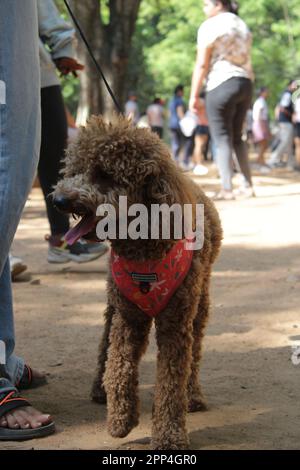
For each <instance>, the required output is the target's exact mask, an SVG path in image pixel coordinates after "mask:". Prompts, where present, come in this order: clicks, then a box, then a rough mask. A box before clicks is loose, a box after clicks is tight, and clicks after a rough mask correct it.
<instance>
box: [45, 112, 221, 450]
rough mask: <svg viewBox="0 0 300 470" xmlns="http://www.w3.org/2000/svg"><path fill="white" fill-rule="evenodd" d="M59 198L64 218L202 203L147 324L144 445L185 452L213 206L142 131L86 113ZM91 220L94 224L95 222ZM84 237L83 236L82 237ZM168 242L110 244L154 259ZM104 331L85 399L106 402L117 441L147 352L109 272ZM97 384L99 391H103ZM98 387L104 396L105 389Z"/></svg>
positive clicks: (215, 243)
mask: <svg viewBox="0 0 300 470" xmlns="http://www.w3.org/2000/svg"><path fill="white" fill-rule="evenodd" d="M62 195H63V196H64V197H65V198H68V200H69V201H70V203H71V205H72V210H69V211H70V212H75V213H79V214H82V213H85V212H93V213H95V212H96V208H97V206H98V205H99V204H102V203H110V204H113V205H114V206H115V208H116V209H117V208H118V199H119V196H120V195H126V196H127V198H128V203H129V204H132V203H143V204H145V205H146V206H147V207H148V208H150V205H151V204H163V203H166V204H168V205H169V206H171V205H172V204H174V203H178V204H181V205H183V204H192V205H193V206H195V204H201V203H202V204H204V217H205V220H204V245H203V248H202V249H201V250H196V251H194V252H193V260H192V264H191V267H190V270H189V272H188V274H187V276H186V278H185V280H184V282H183V283H182V284H181V286H180V287H179V288H178V289H177V291H176V292H175V294H174V295H173V297H172V298H171V300H170V301H169V303H168V305H167V307H166V308H165V309H164V310H163V311H162V312H161V313H160V314H159V315H158V316H157V317H156V318H155V327H156V339H157V345H158V357H157V380H156V388H155V399H154V407H153V429H152V447H153V448H154V449H186V448H187V447H188V436H187V431H186V413H187V411H188V410H189V411H199V410H203V409H206V405H205V402H204V399H203V395H202V392H201V387H200V383H199V373H198V371H199V363H200V359H201V341H202V338H203V332H204V328H205V325H206V323H207V320H208V314H209V282H210V275H211V267H212V264H213V262H214V261H215V259H216V257H217V255H218V253H219V249H220V245H221V239H222V229H221V225H220V221H219V217H218V214H217V211H216V209H215V207H214V205H213V203H212V202H211V201H210V200H209V199H208V198H207V197H206V196H205V194H204V193H203V191H202V190H201V189H200V188H199V187H198V186H197V185H196V184H194V183H193V182H192V181H191V180H190V179H189V178H188V177H186V176H185V175H184V174H183V173H182V172H181V171H180V170H179V169H178V168H177V167H176V166H175V164H174V163H173V162H172V160H171V158H170V154H169V151H168V148H167V147H166V146H165V145H164V143H163V142H162V141H161V140H160V139H159V138H158V137H157V136H156V135H154V134H153V133H151V132H150V131H149V130H147V129H136V128H134V127H132V126H131V124H130V123H129V122H128V121H127V120H126V119H124V118H120V117H119V118H115V120H114V122H112V123H110V124H107V123H105V122H104V121H103V120H102V119H101V118H99V117H93V118H91V120H90V121H89V123H88V125H87V127H86V128H83V129H82V130H81V132H80V134H79V137H78V139H77V141H76V142H75V143H74V144H72V145H71V146H70V147H69V149H68V152H67V157H66V167H65V169H64V180H62V181H61V182H60V183H59V184H58V186H57V188H56V191H55V193H54V196H56V197H58V196H62ZM97 220H98V219H95V223H96V221H97ZM89 236H90V235H89ZM175 242H176V241H175V240H174V239H172V238H171V237H170V239H168V240H163V239H159V240H151V239H150V240H130V239H128V240H118V239H117V240H111V244H112V247H113V249H114V251H115V253H117V254H119V255H121V256H123V257H125V258H127V259H129V260H139V261H143V260H150V259H151V260H159V259H162V258H163V257H164V256H165V255H166V253H167V252H168V251H169V250H170V248H171V247H172V246H173V244H174V243H175ZM107 286H108V287H107V293H108V307H107V310H106V314H105V317H106V326H105V329H104V334H103V339H102V342H101V345H100V350H99V360H98V369H97V375H96V379H95V382H94V385H93V390H92V397H93V399H94V400H95V401H98V402H101V403H104V402H105V400H106V398H107V410H108V430H109V432H110V434H111V435H112V436H115V437H124V436H126V435H127V434H128V433H129V432H130V431H131V430H132V428H133V427H134V426H136V425H137V424H138V418H139V402H138V365H139V361H140V359H141V357H142V355H143V353H144V352H145V350H146V346H147V343H148V336H149V331H150V328H151V324H152V319H151V318H149V317H148V316H147V315H146V314H145V313H143V312H142V311H141V310H139V308H138V307H137V306H136V305H134V304H133V303H131V302H130V301H129V300H127V299H126V298H125V297H124V296H123V295H122V294H121V293H120V291H119V290H118V288H117V286H116V285H115V283H114V281H113V279H112V276H111V274H109V276H108V284H107ZM103 386H104V388H103ZM104 389H105V391H104Z"/></svg>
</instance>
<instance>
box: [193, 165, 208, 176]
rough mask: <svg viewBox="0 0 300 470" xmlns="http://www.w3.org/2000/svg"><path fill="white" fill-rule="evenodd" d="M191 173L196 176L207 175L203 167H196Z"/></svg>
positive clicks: (206, 170)
mask: <svg viewBox="0 0 300 470" xmlns="http://www.w3.org/2000/svg"><path fill="white" fill-rule="evenodd" d="M193 173H194V175H196V176H205V175H207V173H208V169H207V168H206V166H204V165H196V166H195V168H194V169H193Z"/></svg>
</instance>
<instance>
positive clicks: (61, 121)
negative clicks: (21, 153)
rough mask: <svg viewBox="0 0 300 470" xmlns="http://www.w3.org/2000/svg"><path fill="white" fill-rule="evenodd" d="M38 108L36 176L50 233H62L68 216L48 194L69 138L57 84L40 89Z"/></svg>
mask: <svg viewBox="0 0 300 470" xmlns="http://www.w3.org/2000/svg"><path fill="white" fill-rule="evenodd" d="M41 110H42V140H41V151H40V160H39V166H38V175H39V180H40V183H41V188H42V191H43V194H44V198H45V203H46V208H47V215H48V220H49V224H50V229H51V235H54V236H55V235H60V236H62V235H64V234H65V233H66V232H67V231H68V230H69V228H70V224H69V217H68V216H67V215H65V214H62V213H61V212H59V211H58V210H57V209H56V208H55V207H54V205H53V202H52V198H51V196H50V194H51V192H52V191H53V187H54V186H55V185H56V184H57V182H58V180H59V171H60V169H61V167H62V160H63V158H64V151H65V148H66V144H67V137H68V125H67V118H66V113H65V106H64V102H63V97H62V93H61V88H60V86H59V85H57V86H52V87H47V88H42V90H41Z"/></svg>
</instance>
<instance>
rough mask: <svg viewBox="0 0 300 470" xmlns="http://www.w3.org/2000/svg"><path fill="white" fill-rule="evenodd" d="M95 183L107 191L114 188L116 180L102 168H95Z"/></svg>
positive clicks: (93, 175) (93, 178)
mask: <svg viewBox="0 0 300 470" xmlns="http://www.w3.org/2000/svg"><path fill="white" fill-rule="evenodd" d="M92 182H93V184H97V185H98V186H99V188H100V190H101V191H103V192H106V191H108V190H109V189H111V188H113V186H114V180H113V178H112V176H111V175H109V174H108V173H106V172H105V171H103V170H102V169H101V168H95V170H94V172H93V174H92Z"/></svg>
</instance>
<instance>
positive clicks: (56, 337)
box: [1, 172, 300, 449]
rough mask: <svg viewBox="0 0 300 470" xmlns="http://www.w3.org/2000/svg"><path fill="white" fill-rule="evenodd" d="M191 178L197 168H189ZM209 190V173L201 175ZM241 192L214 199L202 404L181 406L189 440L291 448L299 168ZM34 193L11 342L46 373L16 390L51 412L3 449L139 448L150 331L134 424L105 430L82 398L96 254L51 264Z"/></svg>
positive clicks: (99, 282)
mask: <svg viewBox="0 0 300 470" xmlns="http://www.w3.org/2000/svg"><path fill="white" fill-rule="evenodd" d="M198 181H199V182H200V179H199V180H198ZM201 182H204V186H205V188H206V189H207V190H211V189H212V188H213V186H214V184H215V183H216V181H215V180H214V179H213V178H210V179H208V178H207V179H201ZM255 183H256V186H257V194H258V196H259V197H257V198H256V199H251V200H244V201H238V202H237V201H235V202H224V203H219V205H218V207H219V209H220V214H221V218H222V221H223V226H224V230H225V240H224V245H223V250H222V255H221V257H220V259H219V261H218V263H217V265H216V266H215V269H214V274H213V295H212V299H213V302H212V315H211V321H210V325H209V327H208V329H207V335H206V338H205V344H204V349H205V354H204V360H203V367H202V371H201V376H202V382H203V389H204V391H205V394H206V397H207V399H208V403H209V406H210V409H209V411H208V412H206V413H202V414H201V413H196V414H193V415H189V417H188V429H189V433H190V440H191V447H192V448H193V449H297V448H299V442H300V407H299V383H300V365H299V366H294V365H293V364H292V362H291V353H292V346H293V345H300V311H299V300H300V299H299V287H300V250H299V235H300V217H299V207H300V196H299V193H300V186H299V183H300V178H299V177H298V179H297V177H295V176H294V177H292V176H291V175H289V174H285V173H283V172H277V173H275V174H274V175H272V177H256V179H255ZM47 231H48V228H47V223H46V219H45V217H44V206H43V202H42V197H41V193H40V192H39V190H36V189H35V190H34V191H33V193H32V195H31V198H30V200H29V201H28V203H27V206H26V210H25V213H24V216H23V218H22V221H21V224H20V226H19V230H18V234H17V237H16V241H15V245H14V252H15V254H16V255H18V256H22V257H23V258H24V260H25V261H26V262H27V264H28V265H29V267H30V272H31V277H28V276H27V277H25V278H24V279H23V281H22V282H17V283H15V284H14V298H15V319H16V330H17V345H18V347H17V353H18V354H20V355H23V356H24V357H25V358H26V360H27V361H28V363H30V364H31V365H33V366H34V367H38V368H39V369H41V370H44V371H47V372H48V373H49V385H48V386H47V387H44V388H42V389H40V390H36V391H32V392H30V393H26V396H28V397H30V400H31V401H32V402H33V403H34V404H35V405H36V406H38V407H40V408H41V409H43V410H45V411H47V412H49V413H51V414H52V415H53V416H54V417H55V418H56V422H57V428H58V432H57V434H55V435H54V436H51V437H49V438H46V439H43V440H35V441H31V442H28V443H22V444H16V443H8V444H5V445H1V447H2V448H6V449H20V448H22V449H27V448H35V449H109V448H110V449H111V448H122V449H129V448H130V449H145V448H147V446H148V444H149V441H148V438H149V435H150V419H151V407H152V397H153V385H154V380H155V379H154V377H155V355H156V348H155V344H154V341H153V340H152V341H151V344H150V347H149V349H148V351H147V354H146V356H145V357H144V360H143V362H142V365H141V380H140V395H141V403H142V405H141V408H142V412H141V420H140V425H139V426H138V427H137V428H136V429H135V430H134V431H133V432H132V433H131V434H130V435H129V436H128V437H127V438H125V439H123V440H121V439H112V438H111V437H110V436H109V435H108V434H107V432H106V428H105V408H104V407H103V406H97V405H95V404H93V403H91V402H90V401H89V390H90V386H91V383H92V379H93V373H94V369H95V363H96V354H97V345H98V341H99V337H100V334H101V330H102V327H103V310H104V306H105V271H106V261H107V258H106V259H101V260H100V261H95V262H93V263H91V264H85V265H76V264H73V263H70V264H67V265H62V266H57V265H49V264H48V263H47V261H46V248H47V247H46V243H45V242H44V241H43V237H44V234H45V233H47Z"/></svg>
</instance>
